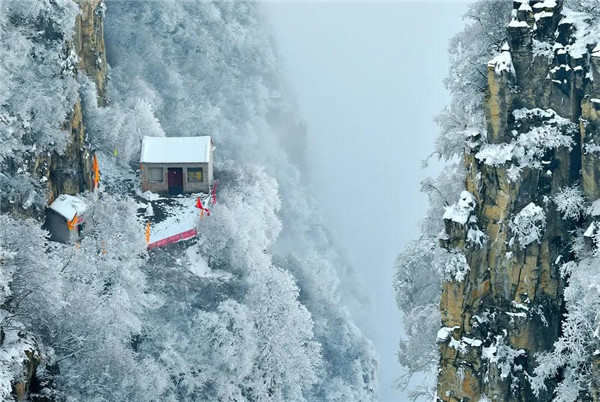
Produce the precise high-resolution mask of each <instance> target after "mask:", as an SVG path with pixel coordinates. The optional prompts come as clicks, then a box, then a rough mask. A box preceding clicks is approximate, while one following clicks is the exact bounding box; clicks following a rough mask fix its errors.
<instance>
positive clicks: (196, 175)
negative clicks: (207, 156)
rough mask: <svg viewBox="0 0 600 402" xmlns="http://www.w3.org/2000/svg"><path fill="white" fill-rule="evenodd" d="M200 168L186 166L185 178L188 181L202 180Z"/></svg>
mask: <svg viewBox="0 0 600 402" xmlns="http://www.w3.org/2000/svg"><path fill="white" fill-rule="evenodd" d="M203 177H204V176H203V175H202V168H188V170H187V179H188V181H202V180H203Z"/></svg>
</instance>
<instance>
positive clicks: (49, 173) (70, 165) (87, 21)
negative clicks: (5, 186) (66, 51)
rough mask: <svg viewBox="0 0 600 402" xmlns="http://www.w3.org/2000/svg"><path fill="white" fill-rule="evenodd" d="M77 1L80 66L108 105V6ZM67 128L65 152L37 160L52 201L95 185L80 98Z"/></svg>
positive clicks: (90, 0) (94, 1) (94, 0)
mask: <svg viewBox="0 0 600 402" xmlns="http://www.w3.org/2000/svg"><path fill="white" fill-rule="evenodd" d="M77 3H78V4H79V6H80V8H81V14H80V15H79V16H78V17H77V20H76V21H75V34H74V36H73V41H72V46H73V48H74V50H75V52H76V54H77V56H78V65H77V68H78V70H79V71H80V72H81V73H85V74H87V75H88V76H90V77H91V78H92V79H93V80H94V82H95V84H96V88H97V90H98V103H99V104H100V106H105V105H106V104H107V103H108V96H107V92H106V80H107V75H106V48H105V44H104V24H103V18H104V9H105V5H104V2H103V1H101V0H77ZM63 129H64V130H66V131H68V132H69V133H70V139H69V145H68V146H67V149H66V150H65V152H64V154H63V155H58V154H51V155H44V156H40V157H38V158H37V160H36V166H35V169H36V172H38V175H39V177H45V178H46V180H45V181H46V183H47V200H48V203H51V202H52V201H53V200H54V199H55V198H56V197H57V196H58V195H60V194H77V193H80V192H82V191H84V190H85V189H91V188H92V150H91V149H89V147H88V145H87V143H86V134H85V127H84V125H83V115H82V108H81V101H80V100H77V101H76V103H75V106H74V107H73V112H72V113H71V116H70V119H69V120H68V121H67V122H66V123H65V124H64V125H63Z"/></svg>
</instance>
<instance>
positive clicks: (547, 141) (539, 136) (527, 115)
mask: <svg viewBox="0 0 600 402" xmlns="http://www.w3.org/2000/svg"><path fill="white" fill-rule="evenodd" d="M513 117H514V119H515V127H516V129H514V130H512V133H511V134H512V136H513V139H512V141H511V142H510V143H502V144H484V145H483V146H482V147H481V149H480V150H479V152H477V153H476V154H475V158H477V159H478V160H480V161H481V162H483V163H484V164H486V165H490V166H501V165H505V164H507V163H510V165H509V166H507V169H508V170H509V179H510V180H512V181H516V180H517V179H518V178H519V172H520V170H521V169H523V168H533V169H541V168H542V166H543V163H542V158H543V157H544V155H545V153H546V152H547V151H549V150H553V149H558V148H561V147H566V148H568V149H571V147H572V145H573V138H572V134H573V133H574V132H576V130H577V126H576V125H575V124H574V123H573V122H571V121H570V120H568V119H565V118H563V117H561V116H559V115H557V114H556V112H554V111H553V110H551V109H548V110H542V109H539V108H535V109H525V108H524V109H517V110H515V111H513ZM519 131H524V132H519Z"/></svg>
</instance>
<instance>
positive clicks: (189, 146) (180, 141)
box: [140, 136, 212, 163]
mask: <svg viewBox="0 0 600 402" xmlns="http://www.w3.org/2000/svg"><path fill="white" fill-rule="evenodd" d="M211 146H212V139H211V138H210V136H202V137H144V139H143V140H142V155H141V158H140V162H141V163H208V162H209V160H210V147H211Z"/></svg>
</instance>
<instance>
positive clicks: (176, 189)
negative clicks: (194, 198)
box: [167, 168, 183, 195]
mask: <svg viewBox="0 0 600 402" xmlns="http://www.w3.org/2000/svg"><path fill="white" fill-rule="evenodd" d="M167 177H168V180H169V194H171V195H175V194H181V193H183V169H182V168H169V170H168V175H167Z"/></svg>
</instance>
